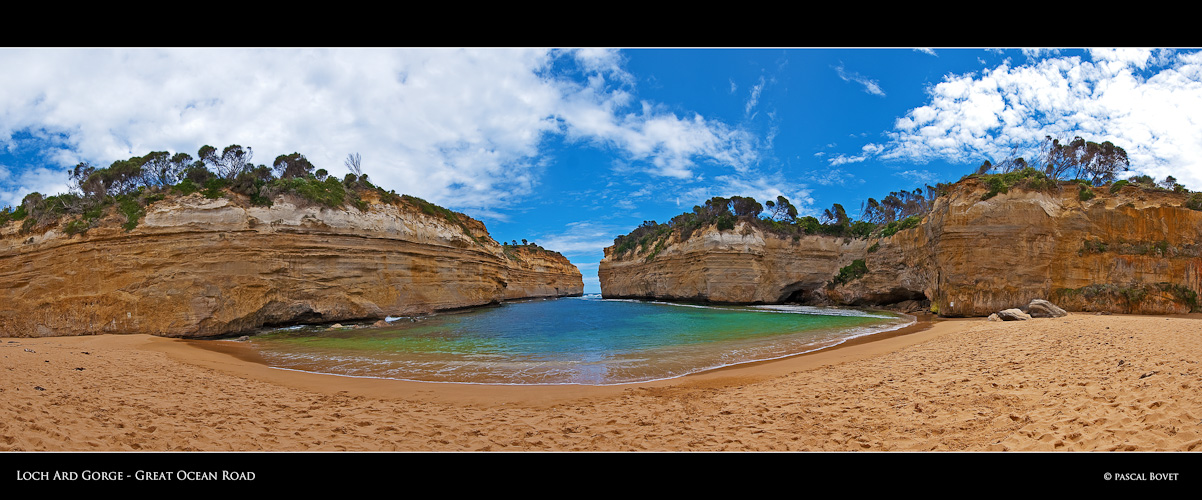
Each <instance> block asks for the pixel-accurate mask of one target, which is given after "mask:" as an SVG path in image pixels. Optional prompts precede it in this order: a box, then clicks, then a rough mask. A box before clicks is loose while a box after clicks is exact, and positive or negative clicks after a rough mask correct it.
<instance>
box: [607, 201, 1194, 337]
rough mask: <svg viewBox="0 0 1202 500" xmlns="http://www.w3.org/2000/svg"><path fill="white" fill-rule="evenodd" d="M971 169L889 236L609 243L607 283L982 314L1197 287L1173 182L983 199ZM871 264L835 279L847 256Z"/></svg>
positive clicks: (631, 292) (642, 293) (1142, 298)
mask: <svg viewBox="0 0 1202 500" xmlns="http://www.w3.org/2000/svg"><path fill="white" fill-rule="evenodd" d="M985 193H986V188H985V187H984V186H983V185H982V184H981V183H979V182H978V181H976V180H974V179H969V180H965V181H963V182H960V183H957V184H956V185H955V186H953V188H952V189H951V192H950V193H949V194H947V195H946V196H941V197H939V198H937V199H936V200H935V202H934V204H933V208H932V210H931V211H930V213H928V214H927V215H926V216H925V217H924V219H923V222H922V224H920V225H919V226H917V227H914V228H911V229H906V230H902V231H899V232H897V233H896V234H894V235H892V236H889V237H884V238H870V239H867V240H863V239H851V238H844V237H838V238H836V237H830V236H803V237H801V238H798V239H793V238H782V237H779V236H776V235H773V234H768V233H765V232H763V231H760V230H758V229H755V228H753V227H752V226H751V225H749V224H746V223H739V224H737V225H736V226H735V228H734V229H733V230H727V231H718V230H717V229H716V228H714V227H710V228H709V229H707V230H705V231H703V232H700V234H696V233H695V234H694V235H692V237H691V238H689V239H688V240H687V241H684V242H681V241H680V238H679V234H673V235H672V236H670V237H669V239H668V241H667V243H666V245H664V246H663V248H662V249H660V250H659V251H658V252H657V253H656V254H654V255H651V253H650V252H649V250H648V249H643V250H642V251H641V252H630V253H627V254H625V255H622V256H617V255H614V253H613V252H614V249H613V247H610V248H607V249H606V257H605V259H604V260H602V262H601V264H600V268H599V271H598V276H599V278H600V281H601V290H602V295H603V296H604V297H613V298H617V297H631V298H633V297H637V298H659V299H672V300H696V301H708V302H724V303H772V302H802V303H818V304H822V303H826V304H839V305H853V306H879V305H886V304H893V303H897V302H902V301H907V300H920V301H923V300H924V301H929V304H930V309H931V310H932V311H933V312H936V313H938V314H940V315H943V316H986V315H989V314H990V313H993V312H996V311H1000V310H1003V309H1008V308H1016V307H1022V306H1024V305H1026V304H1028V303H1030V301H1031V300H1032V299H1050V300H1051V301H1052V302H1054V303H1056V304H1057V305H1059V306H1061V307H1063V308H1065V309H1068V310H1070V311H1109V312H1118V313H1145V314H1164V313H1183V312H1189V311H1190V310H1191V309H1196V308H1197V306H1198V298H1197V296H1198V293H1199V292H1202V246H1200V242H1202V212H1199V211H1196V210H1191V209H1188V208H1186V207H1185V206H1184V203H1185V197H1184V196H1183V195H1181V194H1176V193H1172V192H1167V191H1152V190H1143V189H1140V188H1137V187H1124V188H1122V189H1121V190H1119V191H1118V192H1117V193H1109V192H1108V191H1107V190H1106V189H1097V190H1095V193H1096V196H1095V197H1094V198H1092V199H1090V200H1086V201H1082V200H1080V199H1079V198H1080V197H1079V196H1078V189H1077V188H1076V187H1075V185H1071V186H1064V185H1062V186H1061V187H1059V188H1052V189H1051V190H1048V191H1024V190H1020V189H1011V190H1010V192H1009V193H1002V194H999V195H996V196H993V197H990V198H988V199H982V198H983V197H984V196H983V195H984V194H985ZM856 260H863V262H864V266H865V267H866V268H867V272H866V273H864V274H862V275H861V276H859V277H858V278H856V279H853V280H851V281H849V282H848V283H846V284H841V285H835V284H833V278H834V277H835V276H836V275H837V274H838V273H839V271H840V269H843V268H844V267H846V266H849V265H851V263H852V262H854V261H856Z"/></svg>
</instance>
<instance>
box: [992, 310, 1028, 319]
mask: <svg viewBox="0 0 1202 500" xmlns="http://www.w3.org/2000/svg"><path fill="white" fill-rule="evenodd" d="M996 314H997V316H998V317H999V318H1001V319H1002V321H1026V320H1028V319H1031V315H1029V314H1027V313H1025V312H1023V311H1022V310H1021V309H1006V310H1004V311H998V312H997V313H996Z"/></svg>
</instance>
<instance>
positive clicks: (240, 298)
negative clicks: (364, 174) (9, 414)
mask: <svg viewBox="0 0 1202 500" xmlns="http://www.w3.org/2000/svg"><path fill="white" fill-rule="evenodd" d="M231 196H232V195H231ZM457 215H458V216H459V220H458V221H454V222H453V221H450V220H448V219H447V218H445V217H443V216H441V215H428V214H425V213H422V212H421V211H420V210H419V209H417V208H416V207H412V206H408V205H406V204H404V203H396V204H386V203H380V202H379V201H378V200H373V202H372V203H371V205H370V208H369V209H368V210H367V211H366V212H361V211H359V210H356V209H354V208H345V209H330V208H324V207H315V206H309V207H305V206H303V203H301V202H299V201H298V200H295V199H292V198H290V197H287V196H284V197H281V198H279V199H277V200H276V201H275V203H274V204H273V205H272V206H271V207H256V206H250V205H248V204H246V203H240V202H238V201H236V200H233V199H226V198H220V199H206V198H204V197H201V196H200V195H198V194H194V195H191V196H187V197H174V198H168V199H166V200H161V201H159V202H157V203H155V204H153V205H151V206H150V207H148V208H147V210H146V215H145V216H144V217H143V218H142V220H141V221H140V222H139V224H138V226H137V227H136V228H135V229H133V230H132V231H126V230H124V229H122V228H120V227H119V224H118V223H115V222H112V221H109V222H108V223H105V224H102V225H101V226H100V227H97V228H94V229H91V230H90V231H88V232H87V233H85V234H83V235H75V236H68V235H66V234H64V233H63V232H61V231H60V230H59V229H58V228H50V229H49V230H47V231H44V232H40V233H37V234H21V233H20V231H19V229H20V226H19V224H16V223H11V224H9V225H8V226H6V227H5V228H3V232H2V233H0V304H2V306H0V336H49V335H81V334H97V333H148V334H154V335H162V336H172V337H209V336H219V335H227V334H234V333H242V332H247V331H251V330H254V329H256V328H259V327H262V326H265V325H279V324H289V323H296V322H325V321H345V320H355V319H375V318H384V317H386V316H407V315H415V314H426V313H430V312H433V311H437V310H444V309H454V308H463V307H471V306H479V305H485V304H491V303H497V302H500V301H503V300H507V299H517V298H529V297H562V296H572V295H580V294H582V293H583V289H584V285H583V281H582V279H581V274H580V271H579V270H578V269H576V267H575V266H574V265H572V264H571V263H570V262H568V260H567V259H566V258H564V257H563V256H562V255H559V254H557V253H554V252H547V251H520V252H510V253H509V254H507V253H506V252H505V250H504V248H503V247H502V246H501V245H499V244H497V243H496V242H495V241H494V240H493V239H492V238H491V237H490V236H489V235H488V232H487V230H486V229H485V227H484V225H483V224H481V223H480V222H478V221H475V220H472V219H469V218H467V217H466V216H463V215H462V214H457ZM112 217H114V218H117V217H119V216H112Z"/></svg>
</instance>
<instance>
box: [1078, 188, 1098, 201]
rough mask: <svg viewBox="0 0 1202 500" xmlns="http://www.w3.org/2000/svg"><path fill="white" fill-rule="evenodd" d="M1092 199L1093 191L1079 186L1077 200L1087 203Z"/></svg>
mask: <svg viewBox="0 0 1202 500" xmlns="http://www.w3.org/2000/svg"><path fill="white" fill-rule="evenodd" d="M1093 197H1094V194H1093V190H1092V189H1089V188H1087V187H1085V186H1081V191H1079V192H1078V193H1077V198H1080V199H1081V201H1089V200H1091V199H1093Z"/></svg>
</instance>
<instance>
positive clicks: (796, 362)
mask: <svg viewBox="0 0 1202 500" xmlns="http://www.w3.org/2000/svg"><path fill="white" fill-rule="evenodd" d="M912 316H913V315H912ZM927 316H928V317H926V318H922V319H920V318H917V317H916V319H915V322H914V323H913V324H911V325H907V326H904V327H902V328H898V329H894V330H887V331H884V332H879V333H874V334H870V335H863V336H859V337H852V338H850V339H848V340H847V341H845V342H841V343H839V344H835V345H832V346H828V347H824V348H821V349H818V350H815V351H810V352H804V353H799V354H792V355H789V356H784V357H781V358H775V359H767V360H760V361H749V362H745V363H739V364H735V365H730V366H721V367H716V368H710V369H706V370H702V371H699V372H695V373H690V374H686V375H681V376H677V377H672V378H667V379H659V380H650V381H643V382H629V383H620V384H607V385H592V384H488V383H469V382H430V381H416V380H402V379H389V378H381V377H357V376H351V375H341V374H330V373H320V372H309V371H303V370H292V369H287V368H278V367H273V366H270V365H269V364H268V363H267V362H266V360H264V359H262V358H261V357H260V356H259V354H258V353H257V352H256V351H255V350H254V349H253V348H251V347H250V346H248V345H245V344H243V343H240V342H235V341H229V340H210V339H170V340H172V341H173V342H178V343H182V344H184V345H186V346H188V347H189V348H190V349H187V350H180V349H177V348H176V347H175V346H171V345H168V344H156V345H154V347H152V348H153V349H154V350H158V351H161V352H164V353H166V354H168V355H169V356H171V357H173V358H174V359H176V360H178V361H180V362H184V363H193V364H197V365H199V366H204V367H206V368H213V369H218V370H223V371H225V372H226V373H229V374H232V375H237V376H247V377H255V378H259V379H268V380H270V381H271V382H273V383H278V384H281V385H285V386H289V387H293V388H297V389H303V390H310V391H317V392H322V393H326V394H334V393H349V394H355V395H360V396H368V397H396V398H402V399H412V398H418V397H429V395H430V393H431V392H435V393H437V396H436V397H435V398H434V399H437V400H442V401H453V402H460V403H463V402H469V403H502V404H503V403H513V402H521V403H528V404H536V403H541V404H546V403H554V402H562V401H567V400H571V399H574V398H580V397H590V396H605V395H613V394H618V393H621V392H623V391H625V390H627V389H631V388H636V387H640V386H642V387H663V386H675V385H684V386H693V385H696V384H702V385H705V386H707V387H708V386H714V385H715V384H717V385H730V384H740V383H746V382H748V381H754V380H761V379H764V378H770V377H774V376H780V375H783V374H787V373H790V372H793V371H798V370H809V369H813V368H816V367H819V366H824V365H828V364H832V363H838V362H843V361H847V360H850V359H861V358H864V357H868V356H872V355H875V354H879V353H881V352H887V351H889V350H893V349H897V348H900V347H904V346H907V345H912V344H914V343H918V342H922V341H925V340H929V339H931V338H936V337H938V336H941V335H945V334H948V333H954V332H955V331H957V330H958V329H959V328H964V327H966V326H967V325H963V324H961V323H964V322H969V321H972V319H970V318H954V319H935V318H933V317H930V315H927ZM943 322H948V323H949V324H947V325H943V326H941V327H940V328H938V329H935V326H936V324H940V323H943ZM932 329H934V331H932V332H928V333H927V334H925V335H917V334H920V333H922V332H927V331H928V330H932ZM909 335H917V336H915V337H912V338H900V339H899V337H906V336H909ZM156 338H157V337H156ZM887 341H888V342H887ZM878 342H885V343H884V344H882V345H876V346H874V345H872V344H875V343H878ZM843 349H847V350H848V352H835V351H840V350H843ZM192 350H196V351H208V352H211V353H218V354H221V355H226V356H230V357H232V358H234V359H237V360H238V361H241V362H244V363H247V364H241V363H231V362H223V361H222V360H220V359H217V358H214V357H212V356H209V355H206V354H201V353H197V352H189V351H192ZM803 357H804V358H805V359H801V358H803ZM227 361H228V360H227ZM262 368H266V369H267V370H272V371H277V372H284V373H285V374H288V375H280V376H269V375H268V373H270V372H265V371H264V370H263V369H262ZM273 375H274V374H273ZM352 381H353V382H352ZM427 385H429V386H433V387H436V388H437V389H433V387H431V388H427V387H425V386H427Z"/></svg>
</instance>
